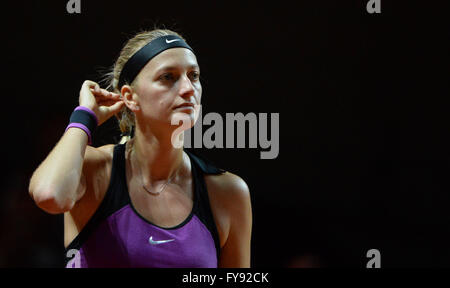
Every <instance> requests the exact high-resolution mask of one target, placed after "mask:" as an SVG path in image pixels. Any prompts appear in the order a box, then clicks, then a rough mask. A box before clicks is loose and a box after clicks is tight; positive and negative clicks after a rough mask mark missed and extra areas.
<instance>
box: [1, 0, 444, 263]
mask: <svg viewBox="0 0 450 288" xmlns="http://www.w3.org/2000/svg"><path fill="white" fill-rule="evenodd" d="M212 2H213V1H209V2H200V1H182V2H168V1H136V0H130V1H124V2H119V1H118V2H113V1H86V0H81V14H69V13H67V11H66V3H67V1H53V2H50V1H29V2H21V3H16V4H14V5H16V6H14V7H9V6H4V11H3V14H4V15H3V16H4V17H3V20H4V21H5V23H4V25H2V27H3V29H4V33H3V36H4V37H5V38H4V40H3V41H2V44H3V46H4V48H6V51H7V53H5V54H3V57H2V58H3V59H2V60H3V61H2V62H3V63H4V64H6V65H3V66H4V67H6V68H5V70H6V73H5V74H7V75H6V77H5V78H4V82H3V85H2V88H3V89H2V90H3V91H2V92H3V93H2V96H3V97H2V99H3V104H4V106H3V107H2V113H1V114H2V118H3V119H2V123H3V131H4V137H3V145H2V146H3V149H2V150H3V157H4V159H5V161H6V167H5V171H4V172H3V173H2V176H3V178H4V179H3V180H2V183H3V191H2V193H1V194H0V208H1V210H0V213H1V214H0V215H1V218H0V221H1V222H0V223H1V224H0V225H1V226H0V228H1V229H0V231H1V237H0V267H58V266H60V265H62V260H63V259H62V256H63V254H62V253H63V230H62V229H63V226H62V225H63V222H62V216H61V215H59V216H54V215H49V214H46V213H45V212H43V211H41V210H40V209H39V208H37V206H35V205H34V203H33V201H32V200H31V198H30V197H29V196H28V189H27V187H28V183H29V179H30V177H31V174H32V172H33V171H34V170H35V169H36V168H37V166H38V165H39V163H41V162H42V161H43V160H44V158H45V157H46V155H47V154H48V153H49V152H50V151H51V149H52V148H53V147H54V145H55V144H56V143H57V141H58V140H59V138H60V137H61V136H62V134H63V132H64V129H65V127H66V125H67V123H68V119H69V117H70V113H71V112H72V110H73V109H74V107H76V106H77V105H78V92H79V89H80V87H81V84H82V82H83V81H84V80H85V79H91V80H94V81H98V80H99V75H100V74H99V71H101V70H102V69H103V70H104V69H105V68H107V67H109V66H110V65H112V64H113V63H114V60H115V59H116V57H117V56H118V55H119V52H120V49H121V48H122V46H123V45H124V43H125V41H126V40H127V39H128V38H130V37H132V36H133V34H134V33H135V32H137V31H139V30H141V29H152V28H153V27H154V26H155V25H156V26H158V27H165V28H168V29H173V30H175V31H177V32H179V33H181V34H182V35H183V36H184V37H185V38H186V39H187V41H188V43H189V44H190V45H191V46H192V47H193V48H194V50H195V51H196V55H197V58H198V61H199V64H200V66H201V69H202V85H203V97H202V107H203V115H205V114H206V113H208V112H218V113H220V114H221V115H222V116H224V115H225V113H237V112H242V113H244V114H247V113H251V112H253V113H256V114H257V113H279V114H280V127H279V134H280V153H279V155H278V157H277V158H276V159H273V160H261V159H260V155H259V153H260V149H211V150H209V149H199V153H201V154H203V155H205V156H206V157H207V158H209V159H211V160H213V161H214V162H215V163H216V164H217V165H219V166H220V167H222V168H224V169H226V170H228V171H230V172H233V173H235V174H237V175H239V176H241V177H242V178H243V179H244V180H245V181H246V182H247V184H248V186H249V188H250V191H251V197H252V206H253V235H252V266H253V267H312V266H319V267H357V268H360V267H365V265H366V262H367V261H368V259H367V258H366V252H367V251H368V250H369V249H371V248H376V249H378V250H380V252H381V265H382V267H449V266H450V265H449V263H450V248H449V247H448V243H450V242H449V240H450V237H449V236H450V233H449V229H450V216H449V212H448V211H449V209H448V206H449V203H450V201H449V200H450V197H449V188H450V187H449V184H448V181H447V179H448V177H447V175H448V174H449V164H448V163H449V160H450V159H449V156H450V155H449V153H448V149H447V147H449V139H448V136H447V135H448V130H449V129H448V126H449V125H448V123H449V121H448V120H449V119H448V113H447V110H448V106H449V100H448V96H449V93H448V92H449V91H448V83H449V82H448V75H449V74H448V67H449V65H448V64H449V63H448V53H449V51H450V50H449V47H448V45H447V40H448V38H449V32H448V27H449V26H448V23H447V22H448V21H447V18H448V16H447V15H446V11H447V10H445V9H443V7H437V6H435V7H426V4H425V1H422V3H420V2H412V1H395V2H396V3H395V4H393V3H391V2H393V1H386V0H381V3H382V13H381V14H369V13H367V11H366V3H367V1H365V0H361V1H302V2H299V3H296V4H295V5H294V4H288V3H290V2H282V1H276V2H267V3H262V2H261V1H259V2H253V3H252V2H246V3H231V2H220V3H216V4H213V3H212ZM8 5H12V4H11V3H10V4H8ZM428 5H429V4H428ZM433 5H436V4H433ZM447 14H448V13H447ZM114 129H115V127H114V123H113V122H110V121H109V122H108V123H106V124H105V125H104V126H102V127H100V129H99V130H98V131H97V136H96V137H95V139H96V140H95V141H96V142H95V145H102V144H105V143H113V142H111V141H114V140H113V139H114V136H115V135H117V133H116V132H114V131H116V130H114ZM205 129H206V128H204V129H203V130H205ZM114 133H116V134H114Z"/></svg>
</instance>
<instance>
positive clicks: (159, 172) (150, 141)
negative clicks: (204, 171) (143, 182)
mask: <svg viewBox="0 0 450 288" xmlns="http://www.w3.org/2000/svg"><path fill="white" fill-rule="evenodd" d="M166 131H168V130H166ZM171 134H172V131H169V133H152V131H150V128H147V129H146V130H142V129H139V127H136V132H135V136H134V137H133V139H132V140H130V143H129V144H130V148H131V154H133V155H132V156H130V157H131V159H132V161H133V162H134V163H135V164H136V165H138V166H139V170H140V172H141V173H142V175H143V177H144V178H146V179H147V181H150V182H154V181H159V180H166V179H169V178H170V177H172V176H173V175H174V173H176V172H178V170H179V168H180V167H181V166H182V165H183V146H181V148H175V147H174V146H173V145H172V142H171Z"/></svg>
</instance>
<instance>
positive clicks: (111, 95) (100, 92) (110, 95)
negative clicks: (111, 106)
mask: <svg viewBox="0 0 450 288" xmlns="http://www.w3.org/2000/svg"><path fill="white" fill-rule="evenodd" d="M91 91H92V94H94V96H99V97H103V98H108V99H119V98H120V95H119V94H117V93H114V92H110V91H108V90H106V89H99V90H98V91H95V90H92V89H91Z"/></svg>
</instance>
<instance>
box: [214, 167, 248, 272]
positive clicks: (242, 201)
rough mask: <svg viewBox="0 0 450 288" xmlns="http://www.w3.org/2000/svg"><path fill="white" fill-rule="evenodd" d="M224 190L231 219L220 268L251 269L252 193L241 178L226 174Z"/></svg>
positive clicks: (222, 250) (221, 253)
mask: <svg viewBox="0 0 450 288" xmlns="http://www.w3.org/2000/svg"><path fill="white" fill-rule="evenodd" d="M224 176H225V177H224V179H223V180H222V181H224V182H226V183H222V184H223V185H221V186H222V189H226V193H225V194H226V196H225V197H226V200H225V201H226V209H227V214H228V218H229V223H230V227H229V232H228V237H227V240H226V242H225V244H224V245H223V247H222V249H221V252H220V259H219V267H220V268H228V267H229V268H249V267H250V243H251V234H252V207H251V200H250V191H249V189H248V186H247V184H246V183H245V181H244V180H242V179H241V178H240V177H239V176H237V175H234V174H231V173H226V175H224Z"/></svg>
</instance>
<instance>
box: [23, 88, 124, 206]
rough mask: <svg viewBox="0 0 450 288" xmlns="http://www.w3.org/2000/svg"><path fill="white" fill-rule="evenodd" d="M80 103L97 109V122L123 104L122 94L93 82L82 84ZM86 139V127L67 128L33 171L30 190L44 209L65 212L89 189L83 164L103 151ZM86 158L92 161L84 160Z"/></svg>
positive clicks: (95, 159) (110, 114)
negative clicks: (112, 91)
mask: <svg viewBox="0 0 450 288" xmlns="http://www.w3.org/2000/svg"><path fill="white" fill-rule="evenodd" d="M79 103H80V105H82V106H84V107H87V108H89V109H91V110H93V111H94V113H95V114H96V116H97V118H98V121H99V123H98V125H100V124H102V123H103V122H104V121H106V120H107V119H108V118H109V117H111V116H112V115H113V114H115V113H116V112H118V111H119V109H120V108H121V106H122V105H123V101H120V100H119V95H117V94H114V93H110V92H108V91H106V90H104V89H100V87H99V86H98V84H97V83H95V82H92V81H85V82H84V83H83V86H82V87H81V90H80V99H79ZM87 142H88V136H87V134H86V133H85V132H84V131H83V130H81V129H78V128H70V129H68V130H67V131H66V132H65V133H64V135H63V136H62V137H61V139H60V141H59V142H58V143H57V144H56V146H55V147H54V148H53V150H52V151H51V152H50V154H49V155H48V156H47V158H45V160H44V161H43V162H42V163H41V164H40V165H39V167H38V168H37V169H36V170H35V171H34V173H33V175H32V177H31V179H30V183H29V187H28V191H29V193H30V196H31V197H32V198H33V199H34V201H35V202H36V204H37V205H38V206H39V207H40V208H41V209H43V210H44V211H46V212H48V213H52V214H59V213H64V212H66V211H69V210H71V209H72V207H73V206H74V205H75V203H76V201H78V200H79V199H80V198H81V197H83V194H84V193H85V190H86V177H85V176H84V173H83V164H84V166H86V164H89V163H90V162H96V161H97V160H98V159H99V158H100V157H101V153H100V152H99V151H97V149H96V148H94V147H91V146H87ZM85 158H86V159H89V160H88V161H85ZM84 162H85V163H84ZM85 168H86V167H85Z"/></svg>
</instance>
